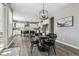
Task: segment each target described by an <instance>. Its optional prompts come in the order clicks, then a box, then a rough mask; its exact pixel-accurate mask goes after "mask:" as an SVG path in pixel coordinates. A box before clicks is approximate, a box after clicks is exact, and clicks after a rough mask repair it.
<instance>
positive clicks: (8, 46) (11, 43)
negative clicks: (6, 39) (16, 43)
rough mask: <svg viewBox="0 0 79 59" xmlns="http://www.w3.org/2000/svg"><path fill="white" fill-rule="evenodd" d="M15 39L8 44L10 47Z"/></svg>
mask: <svg viewBox="0 0 79 59" xmlns="http://www.w3.org/2000/svg"><path fill="white" fill-rule="evenodd" d="M13 40H14V39H13ZM13 40H12V41H11V42H10V43H9V44H8V47H10V45H11V44H12V43H13ZM8 47H7V48H8Z"/></svg>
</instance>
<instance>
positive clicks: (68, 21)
mask: <svg viewBox="0 0 79 59" xmlns="http://www.w3.org/2000/svg"><path fill="white" fill-rule="evenodd" d="M57 26H58V27H72V26H73V16H68V17H65V18H62V19H60V20H58V21H57Z"/></svg>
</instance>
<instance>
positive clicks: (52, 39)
mask: <svg viewBox="0 0 79 59" xmlns="http://www.w3.org/2000/svg"><path fill="white" fill-rule="evenodd" d="M47 36H48V40H47V41H44V44H45V45H47V46H48V55H49V54H50V47H53V50H54V53H55V55H56V50H55V40H56V38H57V35H56V34H49V35H47Z"/></svg>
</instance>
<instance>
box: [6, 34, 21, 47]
mask: <svg viewBox="0 0 79 59" xmlns="http://www.w3.org/2000/svg"><path fill="white" fill-rule="evenodd" d="M19 35H20V34H15V35H14V36H12V37H13V38H14V37H16V36H19ZM13 40H14V39H13ZM13 40H12V41H11V42H10V43H9V44H8V46H7V48H8V47H9V46H10V45H11V44H12V43H13Z"/></svg>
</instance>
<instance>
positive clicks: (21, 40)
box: [11, 36, 79, 56]
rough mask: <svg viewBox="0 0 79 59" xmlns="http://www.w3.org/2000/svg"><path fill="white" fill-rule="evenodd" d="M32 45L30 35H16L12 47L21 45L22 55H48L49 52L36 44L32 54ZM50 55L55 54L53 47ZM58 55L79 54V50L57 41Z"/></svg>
mask: <svg viewBox="0 0 79 59" xmlns="http://www.w3.org/2000/svg"><path fill="white" fill-rule="evenodd" d="M30 45H31V44H30V40H29V37H21V36H16V37H15V38H14V43H13V44H12V45H11V47H20V56H48V54H47V52H40V51H39V50H38V48H37V47H36V46H35V47H34V48H33V54H31V53H30ZM50 56H54V52H53V49H52V48H51V51H50ZM56 56H79V50H77V49H74V48H71V47H68V46H66V45H63V44H60V43H58V42H56Z"/></svg>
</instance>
